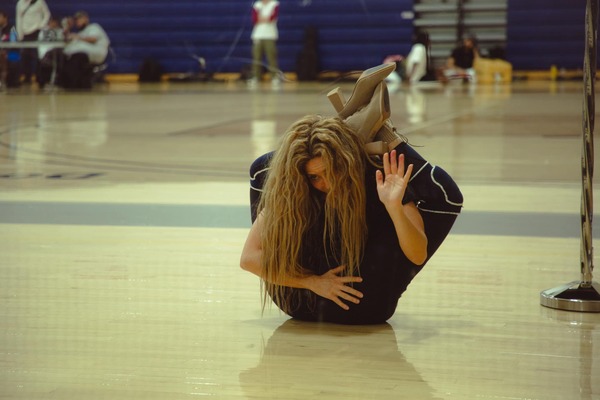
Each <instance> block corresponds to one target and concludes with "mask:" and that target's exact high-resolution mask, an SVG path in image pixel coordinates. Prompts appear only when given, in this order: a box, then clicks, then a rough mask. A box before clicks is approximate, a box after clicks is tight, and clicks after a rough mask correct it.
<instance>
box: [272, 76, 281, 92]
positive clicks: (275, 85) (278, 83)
mask: <svg viewBox="0 0 600 400" xmlns="http://www.w3.org/2000/svg"><path fill="white" fill-rule="evenodd" d="M271 87H272V88H273V89H278V88H279V87H281V81H280V80H279V78H273V80H272V81H271Z"/></svg>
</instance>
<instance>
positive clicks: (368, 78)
mask: <svg viewBox="0 0 600 400" xmlns="http://www.w3.org/2000/svg"><path fill="white" fill-rule="evenodd" d="M395 69H396V64H395V63H394V64H381V65H378V66H376V67H373V68H369V69H367V70H365V71H363V73H362V74H361V75H360V76H359V77H358V80H357V81H356V84H355V85H354V89H353V90H352V94H351V95H350V98H348V101H344V98H343V96H342V93H341V91H340V88H335V89H333V90H332V91H331V92H329V93H328V94H327V97H328V98H329V100H330V101H331V102H332V103H333V106H334V107H335V108H336V111H337V112H338V115H339V117H340V118H342V119H346V118H348V117H349V116H351V115H352V114H354V113H355V112H356V111H358V110H359V109H360V108H362V107H364V106H365V105H367V104H368V103H370V101H371V98H372V97H373V93H374V92H375V89H376V88H377V85H379V84H380V83H381V82H383V80H384V79H385V78H386V77H387V76H388V75H389V74H390V73H392V71H394V70H395Z"/></svg>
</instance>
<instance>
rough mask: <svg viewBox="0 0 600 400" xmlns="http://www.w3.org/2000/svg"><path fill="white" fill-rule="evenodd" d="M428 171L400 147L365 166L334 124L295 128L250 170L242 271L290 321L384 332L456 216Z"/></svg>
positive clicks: (445, 181)
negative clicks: (381, 327)
mask: <svg viewBox="0 0 600 400" xmlns="http://www.w3.org/2000/svg"><path fill="white" fill-rule="evenodd" d="M381 161H382V167H383V172H382V171H381V170H380V169H378V168H377V167H375V166H374V165H373V164H378V163H379V162H381ZM436 168H437V167H433V166H431V165H430V164H429V163H427V162H426V161H425V160H423V159H422V158H421V157H420V156H419V155H418V154H417V153H416V152H415V151H414V150H412V148H410V146H408V144H407V143H405V142H402V143H400V144H399V145H398V146H397V147H396V148H395V149H393V150H392V151H390V152H389V153H385V154H384V155H383V157H381V158H379V157H374V156H369V155H368V154H367V153H366V151H365V143H364V140H363V139H362V138H361V136H359V135H357V134H356V132H355V131H354V130H353V129H352V128H351V127H350V126H349V125H348V124H347V123H345V122H344V120H342V119H341V118H339V117H334V118H324V117H320V116H307V117H304V118H302V119H300V120H299V121H297V122H296V123H295V124H293V125H292V126H291V127H290V128H289V129H288V131H287V133H286V134H285V135H284V137H283V141H282V143H281V146H280V148H279V149H278V150H277V151H276V152H275V153H270V154H267V155H265V156H263V157H261V158H259V159H258V160H256V161H255V162H254V164H253V165H252V167H251V176H252V190H251V202H252V219H253V226H252V228H251V230H250V233H249V235H248V238H247V240H246V244H245V246H244V249H243V252H242V257H241V262H240V264H241V267H242V268H243V269H245V270H247V271H250V272H252V273H254V274H256V275H258V276H259V277H260V278H261V279H262V282H263V289H264V294H265V297H264V300H265V302H266V299H267V294H268V295H269V296H270V297H271V298H272V299H273V301H274V302H275V303H276V304H277V306H278V307H279V308H281V309H282V310H283V311H284V312H286V313H287V314H289V315H290V316H292V317H294V318H298V319H302V320H310V321H325V322H333V323H344V324H373V323H383V322H385V321H386V320H387V319H389V318H390V317H391V316H392V315H393V313H394V311H395V309H396V305H397V302H398V299H399V298H400V296H401V295H402V293H403V292H404V291H405V290H406V288H407V286H408V284H409V283H410V281H411V280H412V279H413V278H414V277H415V275H416V274H417V273H418V272H420V271H421V269H422V267H423V265H424V264H425V263H426V261H427V260H428V259H429V258H430V257H431V255H432V254H433V253H434V252H435V250H436V249H437V248H438V247H439V245H440V244H441V242H442V241H443V239H444V238H445V237H446V235H447V234H448V232H449V230H450V227H451V226H452V224H453V222H454V220H455V219H456V216H457V215H458V213H459V212H460V204H462V196H461V195H460V191H458V188H457V187H456V185H455V184H454V182H453V181H452V180H451V178H450V177H449V176H448V175H447V174H445V172H444V171H443V170H441V169H439V168H437V171H436V170H435V169H436ZM413 171H415V174H413ZM413 175H416V176H413ZM434 177H435V179H434ZM435 182H438V184H437V185H436V183H435ZM438 185H439V186H438ZM449 195H450V196H451V197H452V201H450V202H448V196H449ZM425 204H426V205H427V206H428V207H430V208H433V209H435V212H431V213H430V212H429V211H431V210H425V209H421V208H420V207H421V206H422V205H425ZM424 210H425V211H424ZM440 211H441V212H440Z"/></svg>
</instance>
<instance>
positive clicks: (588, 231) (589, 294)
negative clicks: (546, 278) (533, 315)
mask: <svg viewBox="0 0 600 400" xmlns="http://www.w3.org/2000/svg"><path fill="white" fill-rule="evenodd" d="M597 39H598V0H587V5H586V10H585V53H584V58H583V95H584V98H583V148H582V154H581V186H582V192H581V255H580V264H581V280H580V281H575V282H571V283H568V284H566V285H563V286H559V287H557V288H554V289H548V290H545V291H543V292H542V293H541V294H540V302H541V304H542V305H543V306H546V307H551V308H557V309H561V310H568V311H586V312H600V285H598V284H597V283H595V282H594V281H593V276H592V271H593V269H594V249H593V246H592V220H593V216H594V195H593V189H592V178H593V176H594V113H595V102H594V95H595V80H596V51H597V46H596V45H597Z"/></svg>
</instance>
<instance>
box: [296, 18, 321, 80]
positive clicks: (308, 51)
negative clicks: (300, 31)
mask: <svg viewBox="0 0 600 400" xmlns="http://www.w3.org/2000/svg"><path fill="white" fill-rule="evenodd" d="M317 42H318V31H317V28H315V27H313V26H309V27H307V28H306V29H305V31H304V47H303V49H302V50H301V51H300V53H299V54H298V57H297V59H296V75H297V77H298V80H299V81H314V80H316V79H317V76H318V74H319V52H318V43H317Z"/></svg>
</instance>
